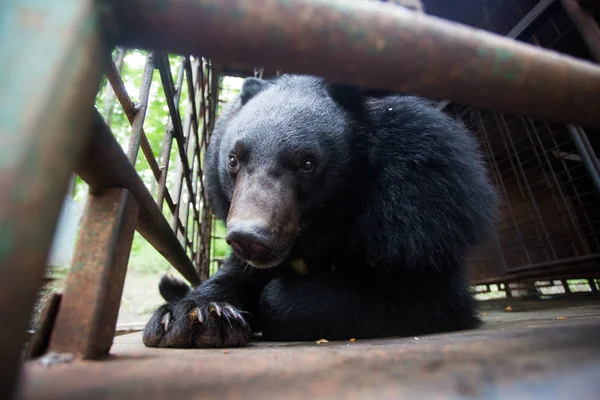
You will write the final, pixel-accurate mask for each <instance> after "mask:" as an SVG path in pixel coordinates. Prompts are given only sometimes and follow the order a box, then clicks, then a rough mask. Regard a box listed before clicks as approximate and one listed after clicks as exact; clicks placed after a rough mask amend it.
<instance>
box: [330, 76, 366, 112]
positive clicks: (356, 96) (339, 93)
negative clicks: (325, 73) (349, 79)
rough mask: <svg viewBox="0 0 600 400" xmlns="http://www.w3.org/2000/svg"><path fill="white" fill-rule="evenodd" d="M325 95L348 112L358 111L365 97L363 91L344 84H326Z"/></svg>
mask: <svg viewBox="0 0 600 400" xmlns="http://www.w3.org/2000/svg"><path fill="white" fill-rule="evenodd" d="M327 93H328V94H329V96H330V97H331V98H332V99H333V101H335V102H336V103H337V104H339V105H340V106H342V107H343V108H345V109H346V110H348V111H350V112H355V111H360V110H362V108H363V104H364V101H365V96H364V95H363V89H362V88H360V87H358V86H353V85H346V84H344V83H333V82H331V83H327Z"/></svg>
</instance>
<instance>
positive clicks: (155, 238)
mask: <svg viewBox="0 0 600 400" xmlns="http://www.w3.org/2000/svg"><path fill="white" fill-rule="evenodd" d="M92 132H93V134H92V137H91V140H90V142H89V143H88V145H87V147H86V148H85V151H84V155H83V157H81V159H80V162H79V165H78V166H77V168H76V172H77V174H78V175H79V176H80V177H81V178H82V179H83V180H85V181H86V182H87V183H88V185H89V186H90V190H91V191H94V190H97V189H101V188H111V187H121V188H125V189H128V190H129V191H130V192H131V193H132V194H133V195H134V196H135V198H136V200H137V201H138V202H139V203H140V207H141V209H140V216H139V219H138V225H137V230H138V232H140V234H141V235H142V236H144V237H145V238H146V240H147V241H148V242H149V243H150V244H151V245H152V246H153V247H154V248H155V249H156V250H157V251H158V252H159V253H161V254H162V255H163V257H165V258H166V259H167V261H169V262H170V263H171V265H173V267H175V268H176V269H177V270H178V271H179V272H181V274H182V275H183V276H184V277H185V278H186V279H187V280H188V281H189V282H190V283H191V284H193V285H197V284H199V283H200V281H199V278H198V274H197V273H196V271H195V269H194V266H193V264H192V262H191V261H190V260H189V258H188V257H187V256H186V254H185V251H184V250H183V248H182V247H181V244H180V243H179V240H177V237H176V236H175V234H174V233H173V231H172V230H171V227H170V226H169V223H168V222H167V220H166V219H165V217H164V216H163V214H162V212H161V211H160V209H159V208H158V206H157V204H156V203H155V202H154V199H153V198H152V195H151V194H150V192H149V191H148V189H147V188H146V185H145V184H144V182H142V180H141V178H140V177H139V176H138V174H137V173H136V171H135V168H134V167H133V166H132V165H131V163H130V162H129V160H128V159H127V156H126V155H125V153H123V150H122V149H121V146H120V145H119V144H118V143H117V141H116V140H115V138H114V136H113V135H112V133H111V131H110V129H109V128H108V126H106V124H105V123H104V121H103V119H102V117H101V116H100V114H98V112H97V111H95V119H94V124H93V128H92Z"/></svg>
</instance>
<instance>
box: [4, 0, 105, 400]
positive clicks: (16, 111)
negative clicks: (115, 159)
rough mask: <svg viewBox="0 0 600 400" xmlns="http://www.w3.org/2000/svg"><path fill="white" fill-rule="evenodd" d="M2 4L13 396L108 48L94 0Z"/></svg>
mask: <svg viewBox="0 0 600 400" xmlns="http://www.w3.org/2000/svg"><path fill="white" fill-rule="evenodd" d="M1 8H2V12H0V26H1V28H0V59H1V60H2V61H3V62H2V63H0V88H2V89H1V90H0V304H2V306H1V307H0V321H3V324H2V329H1V331H0V355H1V356H0V371H1V372H0V393H2V396H3V397H5V398H12V396H13V394H14V392H15V389H16V387H17V385H18V383H19V377H20V362H21V353H22V350H23V341H24V332H25V331H26V329H27V326H28V323H29V317H30V312H31V310H32V308H33V305H34V303H35V299H36V296H37V291H38V289H39V287H40V286H41V284H42V282H43V279H44V271H45V268H46V257H47V255H48V250H49V248H50V244H51V240H52V235H53V232H54V228H55V226H56V222H57V220H58V215H59V211H60V208H61V205H62V202H63V198H64V194H65V191H66V189H67V185H68V182H69V176H70V174H71V170H72V168H73V165H74V164H75V162H76V160H77V158H78V157H79V156H80V154H81V152H82V150H83V146H84V144H85V142H86V141H87V138H88V136H87V132H86V131H85V129H83V127H85V126H87V124H88V123H89V121H90V118H91V110H92V106H93V104H94V95H95V94H96V91H97V90H98V87H99V84H100V78H101V75H102V70H103V69H104V67H105V66H107V65H108V63H109V61H110V52H109V50H108V48H107V46H105V44H104V41H103V36H102V34H101V31H100V24H99V16H98V14H97V9H96V2H95V1H92V0H64V1H62V2H61V6H60V7H56V4H55V3H54V2H43V1H41V2H40V1H36V2H32V1H19V0H8V1H4V2H3V3H2V6H1ZM41 60H42V61H41Z"/></svg>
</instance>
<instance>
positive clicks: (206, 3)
mask: <svg viewBox="0 0 600 400" xmlns="http://www.w3.org/2000/svg"><path fill="white" fill-rule="evenodd" d="M154 4H155V3H153V2H147V1H143V0H127V1H120V2H116V3H115V5H114V6H115V15H116V18H117V22H118V25H119V26H120V29H121V32H122V35H121V36H120V38H119V42H120V43H121V44H123V45H126V46H134V47H141V48H151V49H160V50H169V51H172V52H180V53H198V52H201V53H202V54H205V55H207V56H209V57H211V58H214V59H218V60H219V61H220V62H245V63H252V64H253V65H262V66H264V67H265V68H274V69H284V70H286V71H287V72H290V73H309V74H318V75H322V76H324V77H326V78H330V79H332V80H336V81H342V82H347V83H354V84H360V85H364V86H367V87H372V88H380V89H389V90H393V91H397V92H400V93H410V94H416V95H421V96H424V97H429V98H432V99H439V100H441V99H449V100H451V101H453V102H458V103H462V104H468V105H473V106H479V107H488V108H492V107H493V108H495V109H498V110H500V111H504V112H514V113H519V114H522V113H523V114H528V115H531V116H539V117H544V118H547V119H550V120H556V121H562V122H572V123H578V124H582V125H599V124H600V113H598V112H597V107H596V100H597V95H598V93H600V68H598V67H597V66H595V65H592V64H591V63H588V62H585V61H579V60H575V59H573V58H571V57H568V56H564V55H559V54H557V53H555V52H552V51H549V50H543V49H539V48H536V47H534V46H531V45H528V44H525V43H520V42H515V41H514V40H510V39H507V38H504V37H500V36H498V35H495V34H492V33H489V32H485V31H482V30H478V29H474V28H470V27H466V26H461V25H459V24H456V23H452V22H449V21H444V20H441V19H438V18H434V17H430V16H427V15H423V14H418V13H414V12H412V11H409V10H405V9H403V8H402V7H395V6H393V5H389V4H386V3H376V2H356V1H355V2H348V1H342V0H296V1H293V2H290V1H287V0H255V1H252V2H248V1H244V0H180V1H170V2H166V3H160V4H161V5H164V6H161V7H156V6H153V5H154ZM156 26H160V27H161V29H160V30H156V29H155V27H156ZM217 31H218V32H219V37H218V40H217V39H216V38H215V36H214V34H212V33H213V32H217ZM315 59H318V60H319V62H318V63H315V62H314V60H315Z"/></svg>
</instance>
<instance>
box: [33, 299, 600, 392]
mask: <svg viewBox="0 0 600 400" xmlns="http://www.w3.org/2000/svg"><path fill="white" fill-rule="evenodd" d="M508 305H511V308H512V311H505V307H506V306H508ZM482 313H485V315H484V319H485V321H486V325H485V327H484V328H482V329H479V330H475V331H469V332H459V333H452V334H442V335H431V336H423V337H418V338H413V337H411V338H403V339H385V340H368V341H356V342H354V343H351V342H330V343H323V344H316V343H267V342H261V343H256V344H253V345H252V346H249V347H246V348H242V349H230V350H222V349H221V350H174V349H149V348H145V347H144V346H143V345H142V342H141V335H140V333H134V334H129V335H124V336H120V337H117V338H116V339H115V344H114V346H113V349H112V354H113V355H112V356H111V358H110V359H109V360H105V361H100V362H99V361H96V362H83V361H76V362H74V363H71V364H59V365H55V366H52V367H44V366H42V365H40V364H39V362H36V361H32V362H29V363H28V365H27V367H26V383H25V385H24V390H23V397H24V398H25V399H65V398H68V399H76V398H77V399H78V398H82V399H117V398H124V399H138V398H139V399H142V398H143V399H168V398H176V399H182V398H199V399H200V398H215V399H280V398H286V399H306V398H311V400H312V399H321V398H328V399H398V398H403V399H404V398H415V399H437V398H450V399H453V398H490V399H491V398H494V399H504V398H506V399H520V398H538V397H539V398H544V399H551V398H563V399H564V398H577V399H597V398H598V397H599V396H600V300H599V298H598V297H595V298H590V297H586V298H584V299H583V300H575V301H573V300H571V301H566V302H565V301H558V302H542V303H540V302H515V301H513V302H512V303H511V302H494V303H486V305H485V306H484V307H483V309H482Z"/></svg>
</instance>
